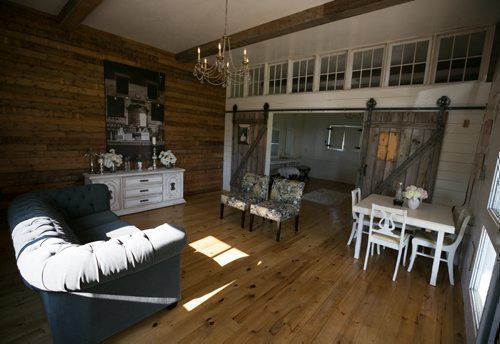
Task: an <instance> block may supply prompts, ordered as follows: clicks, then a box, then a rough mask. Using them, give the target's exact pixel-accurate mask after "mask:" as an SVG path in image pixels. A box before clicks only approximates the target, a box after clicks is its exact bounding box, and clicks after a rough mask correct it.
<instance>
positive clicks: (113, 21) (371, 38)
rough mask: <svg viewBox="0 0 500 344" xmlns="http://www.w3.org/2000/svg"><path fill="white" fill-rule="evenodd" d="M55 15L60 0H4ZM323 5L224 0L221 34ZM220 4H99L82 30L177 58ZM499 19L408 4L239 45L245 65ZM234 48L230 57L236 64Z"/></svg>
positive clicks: (452, 2)
mask: <svg viewBox="0 0 500 344" xmlns="http://www.w3.org/2000/svg"><path fill="white" fill-rule="evenodd" d="M12 1H13V2H16V3H20V4H23V5H25V6H27V7H31V8H35V9H37V10H39V11H42V12H46V13H49V14H52V15H57V14H58V13H59V11H60V10H61V9H62V8H63V7H64V5H65V3H66V2H67V0H44V1H39V0H12ZM329 1H330V0H265V1H263V0H257V1H256V0H231V1H229V19H228V34H231V33H236V32H239V31H242V30H244V29H248V28H251V27H254V26H256V25H259V24H263V23H265V22H268V21H271V20H274V19H278V18H281V17H284V16H287V15H289V14H292V13H296V12H299V11H302V10H305V9H308V8H311V7H315V6H318V5H321V4H324V3H326V2H329ZM224 6H225V0H182V1H172V0H170V1H169V0H146V1H145V0H126V1H124V0H104V1H103V2H102V3H101V4H100V5H99V6H98V7H97V8H96V9H95V10H94V11H93V12H92V13H91V14H90V15H89V16H88V17H87V18H86V19H85V21H84V22H83V24H84V25H88V26H90V27H93V28H96V29H99V30H102V31H105V32H110V33H113V34H116V35H119V36H122V37H126V38H129V39H132V40H135V41H138V42H142V43H145V44H148V45H151V46H155V47H158V48H160V49H163V50H166V51H169V52H172V53H178V52H180V51H183V50H185V49H188V48H191V47H194V46H197V45H200V44H203V43H206V42H209V41H212V40H216V39H218V38H220V36H221V35H222V34H223V32H224ZM499 20H500V1H499V0H414V1H412V2H409V3H404V4H401V5H397V6H393V7H390V8H387V9H383V10H379V11H376V12H372V13H368V14H364V15H361V16H357V17H354V18H348V19H344V20H341V21H337V22H333V23H329V24H325V25H321V26H318V27H315V28H311V29H307V30H304V31H301V32H298V33H294V34H289V35H286V36H282V37H278V38H274V39H272V40H269V41H265V42H260V43H256V44H253V45H251V46H248V47H247V50H248V54H249V58H250V63H251V64H254V63H260V62H265V61H273V60H279V59H284V58H287V57H307V56H312V55H314V54H317V53H321V52H327V51H332V50H338V49H345V48H352V47H356V46H362V45H366V44H373V43H383V42H386V41H392V40H397V39H405V38H409V37H416V36H425V35H429V34H433V33H435V32H443V31H447V30H453V29H456V28H460V27H469V26H478V25H489V24H493V23H495V22H497V21H499ZM240 54H241V49H239V50H236V51H235V54H234V57H235V59H238V58H240V56H239V55H240Z"/></svg>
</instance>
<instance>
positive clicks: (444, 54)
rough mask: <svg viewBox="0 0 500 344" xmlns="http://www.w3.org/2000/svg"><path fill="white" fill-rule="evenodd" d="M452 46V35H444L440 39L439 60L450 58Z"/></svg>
mask: <svg viewBox="0 0 500 344" xmlns="http://www.w3.org/2000/svg"><path fill="white" fill-rule="evenodd" d="M452 48H453V37H446V38H443V39H441V43H440V44H439V57H438V59H439V60H446V59H449V58H451V49H452Z"/></svg>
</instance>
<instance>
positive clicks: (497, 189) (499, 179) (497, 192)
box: [487, 152, 500, 227]
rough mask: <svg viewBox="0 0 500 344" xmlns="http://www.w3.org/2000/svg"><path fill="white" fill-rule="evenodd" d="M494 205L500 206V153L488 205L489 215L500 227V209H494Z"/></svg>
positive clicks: (499, 153)
mask: <svg viewBox="0 0 500 344" xmlns="http://www.w3.org/2000/svg"><path fill="white" fill-rule="evenodd" d="M494 203H499V204H500V152H498V156H497V162H496V164H495V172H494V174H493V180H492V182H491V190H490V196H489V198H488V205H487V209H488V213H489V214H490V216H491V218H492V219H493V222H494V223H495V224H496V225H497V226H498V227H500V208H499V209H496V208H494V207H493V204H494Z"/></svg>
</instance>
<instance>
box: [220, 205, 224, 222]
mask: <svg viewBox="0 0 500 344" xmlns="http://www.w3.org/2000/svg"><path fill="white" fill-rule="evenodd" d="M223 217H224V203H221V204H220V219H221V220H222V218H223Z"/></svg>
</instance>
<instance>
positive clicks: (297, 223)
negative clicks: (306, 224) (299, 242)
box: [295, 215, 299, 232]
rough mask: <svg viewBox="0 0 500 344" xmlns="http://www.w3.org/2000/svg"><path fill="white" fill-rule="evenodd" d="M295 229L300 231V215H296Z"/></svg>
mask: <svg viewBox="0 0 500 344" xmlns="http://www.w3.org/2000/svg"><path fill="white" fill-rule="evenodd" d="M295 231H296V232H298V231H299V215H297V216H295Z"/></svg>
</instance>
